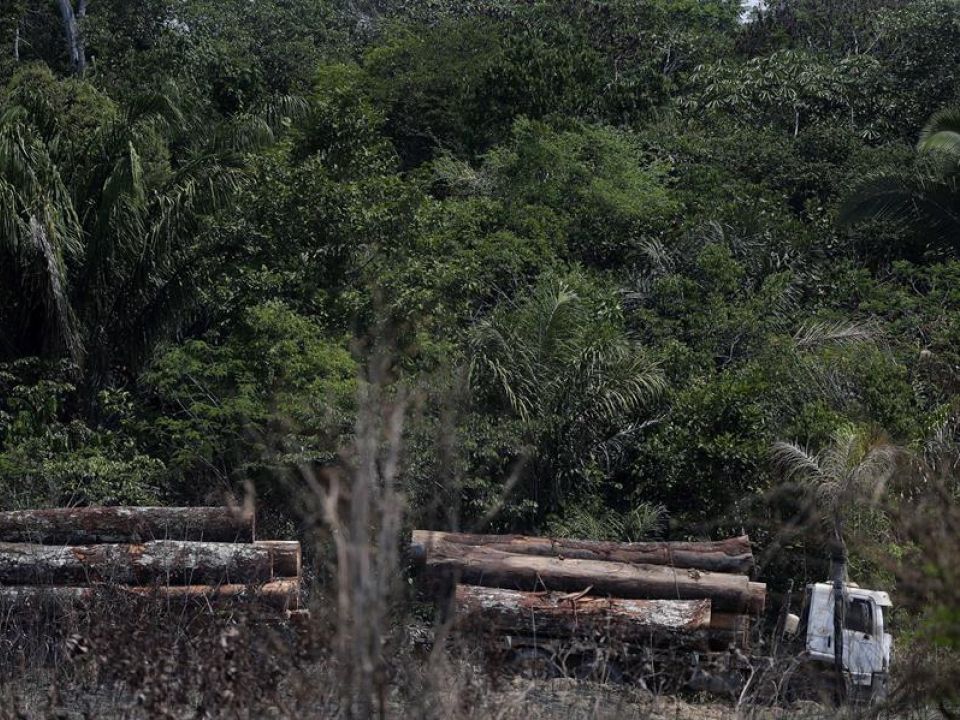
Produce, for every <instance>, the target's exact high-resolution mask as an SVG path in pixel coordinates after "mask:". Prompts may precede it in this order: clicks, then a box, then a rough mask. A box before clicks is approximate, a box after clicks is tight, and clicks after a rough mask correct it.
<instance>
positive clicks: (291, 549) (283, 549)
mask: <svg viewBox="0 0 960 720" xmlns="http://www.w3.org/2000/svg"><path fill="white" fill-rule="evenodd" d="M253 544H254V545H255V546H256V547H258V548H263V549H265V550H266V551H267V554H268V555H269V557H270V576H271V577H273V578H298V577H300V573H301V570H302V566H303V563H302V560H301V553H300V543H299V542H297V541H296V540H257V541H255V542H254V543H253Z"/></svg>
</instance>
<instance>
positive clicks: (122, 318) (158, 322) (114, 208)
mask: <svg viewBox="0 0 960 720" xmlns="http://www.w3.org/2000/svg"><path fill="white" fill-rule="evenodd" d="M22 100H23V101H22V102H20V103H19V104H13V105H12V106H10V107H8V108H7V109H6V111H5V112H4V113H3V115H2V117H0V281H2V282H0V301H2V302H0V337H2V340H0V357H3V356H8V357H18V356H23V355H39V356H43V357H62V356H64V355H66V356H67V357H68V358H69V359H70V360H72V361H73V363H74V364H75V365H76V366H77V367H78V368H80V369H81V370H82V379H83V381H84V384H85V386H86V388H87V389H88V390H90V391H96V390H97V389H99V388H101V387H103V386H104V384H105V383H107V382H108V381H109V380H110V376H111V374H112V373H113V372H114V371H115V370H116V369H125V370H126V371H128V372H130V371H135V370H136V369H137V367H138V366H139V365H140V364H141V363H142V362H143V360H144V358H145V357H146V356H147V354H148V353H149V351H150V349H151V348H152V347H153V346H154V344H155V342H156V341H157V340H158V339H159V338H160V337H161V336H162V335H163V333H164V332H165V331H167V330H169V329H171V328H172V327H174V326H175V325H176V324H177V323H178V322H180V321H182V319H183V318H184V317H185V313H186V311H187V310H188V309H189V308H190V307H191V301H192V299H193V298H194V297H195V294H196V290H197V288H198V286H199V275H200V274H201V273H202V272H203V270H204V268H205V267H206V264H205V263H204V259H205V258H209V257H210V256H211V255H215V254H216V250H217V249H216V248H215V247H213V246H212V245H211V243H210V242H209V240H207V239H206V236H205V234H204V232H203V229H204V223H205V222H206V220H207V218H209V217H211V216H212V214H213V213H215V212H217V211H218V210H219V209H220V208H223V207H224V206H225V204H226V203H227V202H228V200H229V199H230V198H231V197H232V196H233V193H234V191H235V190H236V189H237V187H238V185H239V183H240V182H241V179H242V171H241V166H240V162H239V160H240V155H241V154H242V152H243V151H246V150H249V149H250V148H252V147H257V146H259V145H262V144H264V143H268V142H270V141H271V140H272V131H271V128H270V126H269V124H268V123H267V122H266V121H265V120H263V119H261V118H260V117H258V116H243V117H240V118H236V119H234V120H233V121H231V123H230V124H229V125H226V126H225V127H224V128H222V129H218V130H215V131H214V132H213V133H211V134H210V138H209V140H208V141H207V142H205V143H204V144H202V145H199V144H195V145H192V146H191V145H189V144H188V145H187V147H188V149H187V150H186V151H180V152H179V154H178V155H177V156H176V157H175V158H174V159H173V160H172V161H171V162H169V163H167V162H165V153H167V152H169V151H168V150H166V149H165V148H169V147H170V145H171V144H173V143H174V142H177V143H182V142H183V141H184V138H187V137H189V133H188V130H189V127H188V123H187V120H186V119H185V118H184V116H183V114H182V113H181V112H180V110H179V109H178V107H177V104H176V102H175V100H174V99H173V97H172V96H171V95H169V94H158V95H153V96H149V97H143V98H140V99H138V100H135V101H133V102H131V103H129V104H128V105H127V106H126V107H125V108H124V109H123V111H122V112H119V113H117V114H116V115H115V116H114V117H113V118H111V119H108V120H105V121H103V122H101V123H100V124H98V125H97V126H96V127H95V128H93V129H92V130H91V131H89V132H87V133H85V134H82V135H79V136H77V135H75V134H74V135H71V134H68V133H64V132H62V131H60V130H58V129H56V128H51V127H49V126H48V125H47V124H46V123H45V119H46V118H47V117H49V113H47V112H45V111H44V110H45V109H44V106H43V103H44V100H43V98H42V97H26V98H22ZM158 146H159V147H161V148H164V149H163V150H161V151H160V152H159V155H160V156H161V158H163V159H164V162H156V156H157V155H158V151H157V147H158ZM151 154H152V155H153V157H154V161H153V162H152V163H149V166H147V165H148V164H147V163H145V160H144V157H145V156H150V155H151ZM158 166H159V169H158ZM91 394H92V393H91Z"/></svg>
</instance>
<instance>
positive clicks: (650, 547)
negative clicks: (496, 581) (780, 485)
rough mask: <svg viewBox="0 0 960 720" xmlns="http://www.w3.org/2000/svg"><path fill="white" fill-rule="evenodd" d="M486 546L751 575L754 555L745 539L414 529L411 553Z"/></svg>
mask: <svg viewBox="0 0 960 720" xmlns="http://www.w3.org/2000/svg"><path fill="white" fill-rule="evenodd" d="M441 541H442V542H446V543H451V544H455V545H467V546H478V547H486V548H489V549H491V550H499V551H501V552H506V553H513V554H517V555H537V556H541V557H556V558H576V559H580V560H605V561H615V562H624V563H639V564H644V565H671V566H673V567H679V568H695V569H697V570H707V571H710V572H724V573H739V574H743V575H747V574H749V573H750V572H751V571H752V570H753V551H752V550H751V548H750V538H748V537H747V536H746V535H743V536H741V537H736V538H730V539H727V540H720V541H716V542H639V543H617V542H603V541H598V540H567V539H553V538H541V537H524V536H522V535H470V534H466V533H444V532H431V531H427V530H414V531H413V543H412V550H413V552H414V555H415V556H416V555H419V556H426V555H427V554H429V552H430V547H431V546H432V545H433V544H434V543H436V542H441Z"/></svg>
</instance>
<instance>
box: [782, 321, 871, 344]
mask: <svg viewBox="0 0 960 720" xmlns="http://www.w3.org/2000/svg"><path fill="white" fill-rule="evenodd" d="M876 334H877V330H876V328H875V327H874V326H873V325H869V324H864V323H853V322H844V321H834V322H829V321H813V322H807V323H804V324H803V325H801V326H800V328H799V329H798V330H797V332H796V333H794V336H793V341H794V344H795V345H796V347H797V348H798V349H799V350H815V349H817V348H821V347H830V346H837V345H855V344H860V343H866V342H873V341H874V340H875V339H876Z"/></svg>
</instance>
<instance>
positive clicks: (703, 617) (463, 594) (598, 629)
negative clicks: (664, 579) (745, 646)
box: [456, 585, 710, 641]
mask: <svg viewBox="0 0 960 720" xmlns="http://www.w3.org/2000/svg"><path fill="white" fill-rule="evenodd" d="M577 595H579V593H570V594H566V595H564V594H560V593H531V592H519V591H517V590H504V589H501V588H485V587H477V586H475V585H458V586H457V588H456V602H457V613H458V616H460V617H461V618H462V619H463V621H464V622H466V623H476V622H478V621H479V622H481V623H482V624H483V626H484V627H486V628H489V629H492V630H494V631H497V632H505V633H516V634H523V635H539V636H543V637H563V638H566V637H577V636H581V637H582V636H584V635H590V636H598V635H602V636H604V637H607V638H613V639H616V640H623V641H631V640H633V641H636V640H643V639H645V638H649V637H650V636H651V635H652V634H653V633H677V632H687V633H689V632H693V631H697V630H704V629H706V628H707V627H709V625H710V601H709V600H625V599H620V598H599V597H592V596H590V597H586V596H585V597H577Z"/></svg>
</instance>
